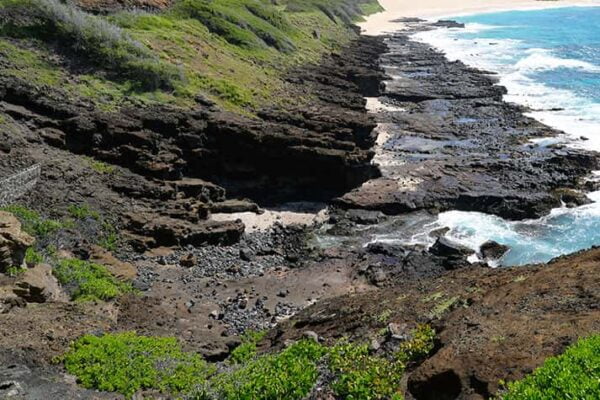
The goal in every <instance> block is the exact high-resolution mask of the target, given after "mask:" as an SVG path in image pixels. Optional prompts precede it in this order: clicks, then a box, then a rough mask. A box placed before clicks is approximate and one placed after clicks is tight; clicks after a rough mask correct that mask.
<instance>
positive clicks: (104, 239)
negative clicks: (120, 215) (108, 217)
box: [98, 221, 121, 251]
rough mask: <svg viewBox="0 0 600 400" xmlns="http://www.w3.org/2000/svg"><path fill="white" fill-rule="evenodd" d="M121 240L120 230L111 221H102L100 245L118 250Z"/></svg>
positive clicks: (107, 248)
mask: <svg viewBox="0 0 600 400" xmlns="http://www.w3.org/2000/svg"><path fill="white" fill-rule="evenodd" d="M120 242H121V237H120V236H119V231H118V230H117V228H116V227H115V226H114V225H113V224H111V223H110V222H109V221H102V232H101V234H100V238H99V240H98V246H100V247H103V248H105V249H106V250H108V251H116V250H117V248H118V247H119V243H120Z"/></svg>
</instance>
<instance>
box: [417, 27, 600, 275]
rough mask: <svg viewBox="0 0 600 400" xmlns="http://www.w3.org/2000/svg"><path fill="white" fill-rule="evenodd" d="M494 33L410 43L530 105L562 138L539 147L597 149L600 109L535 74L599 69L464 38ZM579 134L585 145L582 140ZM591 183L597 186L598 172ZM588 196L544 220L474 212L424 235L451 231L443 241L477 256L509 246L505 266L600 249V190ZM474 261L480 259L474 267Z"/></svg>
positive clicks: (513, 45) (508, 43)
mask: <svg viewBox="0 0 600 400" xmlns="http://www.w3.org/2000/svg"><path fill="white" fill-rule="evenodd" d="M497 28H499V27H496V26H489V25H482V24H467V26H466V28H465V29H464V30H463V29H438V30H434V31H429V32H422V33H418V34H416V35H414V39H415V40H418V41H422V42H425V43H428V44H430V45H432V46H433V47H435V48H438V49H440V50H441V51H444V52H445V53H446V56H447V57H448V58H449V59H450V60H461V61H463V62H464V63H466V64H467V65H470V66H473V67H476V68H480V69H483V70H488V71H493V72H496V73H498V76H499V78H500V82H499V83H500V84H501V85H503V86H505V87H506V88H507V91H508V94H507V95H506V96H505V100H506V101H510V102H514V103H518V104H521V105H525V106H527V107H529V108H530V109H531V110H532V111H531V112H530V113H529V114H528V115H530V116H531V117H533V118H536V119H538V120H539V121H541V122H543V123H545V124H547V125H549V126H552V127H555V128H557V129H559V130H562V131H564V132H565V133H566V135H562V136H559V137H556V138H543V139H539V140H535V141H534V142H535V143H537V144H538V145H539V146H544V145H549V144H553V143H558V142H567V143H568V144H569V145H571V146H575V147H581V148H586V149H592V150H598V151H600V104H597V103H594V101H593V100H591V99H588V98H585V97H582V96H578V95H577V94H576V93H575V92H572V91H569V90H565V89H556V88H552V87H550V86H547V85H545V84H544V83H543V82H540V81H537V80H535V79H534V74H535V73H539V72H543V71H549V70H555V69H559V68H566V69H572V70H577V71H581V72H584V73H600V66H597V65H594V64H591V63H588V62H584V61H581V60H575V59H564V58H560V57H556V56H555V55H554V54H553V53H552V52H551V51H549V50H546V49H539V48H531V49H527V48H526V44H525V43H523V42H521V41H518V40H509V39H490V38H475V39H465V38H462V37H461V36H462V34H464V33H471V34H475V35H476V34H477V33H478V32H483V31H485V30H490V29H497ZM524 53H525V54H524ZM582 136H584V137H585V139H586V140H582V138H581V137H582ZM594 178H597V179H599V180H600V172H598V173H597V176H596V177H594ZM588 196H589V198H590V199H591V200H592V201H594V203H592V204H588V205H584V206H580V207H577V208H566V207H561V208H557V209H554V210H552V211H551V213H550V214H549V215H547V216H545V217H543V218H540V219H532V220H526V221H518V222H515V221H507V220H504V219H502V218H500V217H497V216H494V215H489V214H483V213H478V212H463V211H449V212H444V213H441V214H440V215H439V216H438V219H437V220H436V221H435V222H434V223H432V224H429V225H427V226H425V231H427V232H429V231H432V230H436V229H439V228H441V227H447V228H450V231H449V232H448V233H447V234H446V236H447V237H448V238H450V239H451V240H453V241H456V242H458V243H461V244H463V245H465V246H468V247H470V248H472V249H474V250H476V251H477V250H478V249H479V248H480V246H481V245H482V244H483V243H484V242H486V241H488V240H495V241H497V242H499V243H503V244H506V245H509V246H510V247H511V249H512V250H511V251H510V252H509V253H508V254H507V255H506V256H505V257H504V259H503V260H502V263H503V264H506V265H519V264H525V263H531V262H545V261H548V260H549V259H550V258H552V257H556V256H559V255H562V254H566V253H571V252H574V251H577V250H581V249H584V248H588V247H590V246H592V245H595V244H598V243H600V192H594V193H591V194H589V195H588ZM417 236H418V237H417ZM417 236H415V237H414V238H415V239H416V241H420V242H422V243H426V244H429V245H430V244H432V240H433V239H432V238H431V236H429V235H427V233H424V234H420V235H417ZM474 260H477V258H476V257H475V258H473V260H471V261H474ZM493 266H494V265H493Z"/></svg>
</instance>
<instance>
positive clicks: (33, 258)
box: [25, 247, 44, 265]
mask: <svg viewBox="0 0 600 400" xmlns="http://www.w3.org/2000/svg"><path fill="white" fill-rule="evenodd" d="M42 262H44V256H43V255H42V254H40V253H38V252H37V251H36V250H35V248H33V247H29V248H28V249H27V250H26V251H25V263H26V264H27V265H37V264H40V263H42Z"/></svg>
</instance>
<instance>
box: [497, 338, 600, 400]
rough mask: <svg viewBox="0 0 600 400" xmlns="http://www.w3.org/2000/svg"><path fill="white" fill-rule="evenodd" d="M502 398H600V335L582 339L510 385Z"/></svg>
mask: <svg viewBox="0 0 600 400" xmlns="http://www.w3.org/2000/svg"><path fill="white" fill-rule="evenodd" d="M501 399H502V400H557V399H581V400H583V399H586V400H587V399H590V400H591V399H600V335H593V336H591V337H589V338H586V339H580V340H579V341H578V342H576V343H575V344H573V345H572V346H570V347H569V348H567V350H566V351H565V352H564V353H563V354H561V355H559V356H556V357H550V358H548V359H547V360H546V361H545V362H544V364H543V365H542V366H541V367H539V368H537V369H536V370H535V371H534V372H533V373H532V374H531V375H528V376H527V377H525V378H523V379H522V380H520V381H516V382H511V383H509V384H508V390H507V392H506V393H505V394H502V395H501Z"/></svg>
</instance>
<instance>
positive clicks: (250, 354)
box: [229, 331, 267, 364]
mask: <svg viewBox="0 0 600 400" xmlns="http://www.w3.org/2000/svg"><path fill="white" fill-rule="evenodd" d="M266 334H267V332H266V331H258V332H256V331H248V332H246V333H244V334H243V335H242V343H241V344H240V345H239V346H238V347H236V348H235V349H233V351H232V352H231V355H230V356H229V362H230V363H233V364H242V363H245V362H247V361H250V360H251V359H253V358H254V357H255V356H256V346H257V344H258V342H260V341H261V340H262V339H263V338H264V337H265V335H266Z"/></svg>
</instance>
